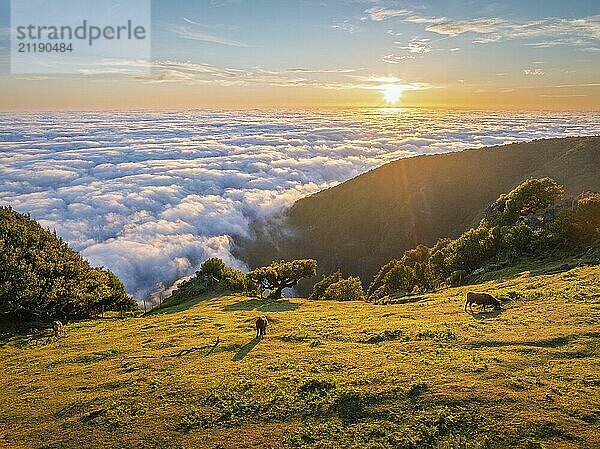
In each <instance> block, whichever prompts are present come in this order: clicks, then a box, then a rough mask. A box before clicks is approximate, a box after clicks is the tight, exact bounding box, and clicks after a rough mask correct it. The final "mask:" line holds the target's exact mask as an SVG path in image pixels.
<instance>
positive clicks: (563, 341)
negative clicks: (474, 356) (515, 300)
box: [471, 332, 600, 348]
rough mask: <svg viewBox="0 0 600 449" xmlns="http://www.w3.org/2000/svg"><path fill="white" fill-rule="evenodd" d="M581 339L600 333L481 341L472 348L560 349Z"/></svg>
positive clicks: (593, 337) (598, 336) (594, 336)
mask: <svg viewBox="0 0 600 449" xmlns="http://www.w3.org/2000/svg"><path fill="white" fill-rule="evenodd" d="M580 338H592V339H598V338H600V332H584V333H581V334H571V335H564V336H561V337H553V338H545V339H541V340H528V341H509V340H491V341H480V342H476V343H473V344H472V345H471V347H472V348H484V347H487V348H490V347H492V348H496V347H502V346H533V347H538V348H560V347H562V346H566V345H568V344H569V343H570V342H572V341H573V340H576V339H580Z"/></svg>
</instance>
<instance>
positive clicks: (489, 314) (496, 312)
mask: <svg viewBox="0 0 600 449" xmlns="http://www.w3.org/2000/svg"><path fill="white" fill-rule="evenodd" d="M502 312H504V309H492V310H485V311H484V310H480V311H477V312H471V316H472V317H473V318H475V319H476V320H485V319H488V318H496V317H499V316H500V315H502Z"/></svg>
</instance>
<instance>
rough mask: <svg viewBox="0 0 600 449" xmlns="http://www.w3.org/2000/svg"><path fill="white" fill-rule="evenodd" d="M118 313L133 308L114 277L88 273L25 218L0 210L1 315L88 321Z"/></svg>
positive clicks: (58, 241) (55, 238)
mask: <svg viewBox="0 0 600 449" xmlns="http://www.w3.org/2000/svg"><path fill="white" fill-rule="evenodd" d="M121 308H123V309H124V310H136V309H137V308H138V307H137V304H136V302H135V301H134V300H133V299H131V298H130V297H129V296H128V295H127V294H126V293H125V287H124V286H123V284H122V283H121V281H120V280H119V279H118V278H117V277H116V276H115V275H114V274H113V273H111V272H110V271H109V270H107V269H105V268H94V267H91V266H90V264H89V263H88V262H87V261H86V260H85V259H83V258H82V257H81V256H80V255H79V253H77V252H76V251H73V250H72V249H71V248H69V246H68V245H67V243H66V242H65V241H63V240H62V239H61V238H60V237H58V236H57V235H56V233H51V232H49V231H47V230H45V229H43V228H42V227H41V226H40V225H39V224H38V223H37V222H36V221H35V220H32V219H31V218H30V217H29V216H28V215H23V214H20V213H18V212H15V211H13V210H12V209H11V208H10V207H0V314H6V315H11V316H14V317H15V318H17V319H29V318H31V317H32V316H39V317H42V318H59V319H65V318H87V317H90V316H92V315H94V314H97V313H100V312H101V311H102V310H103V309H104V310H119V309H121Z"/></svg>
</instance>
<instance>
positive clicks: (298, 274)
mask: <svg viewBox="0 0 600 449" xmlns="http://www.w3.org/2000/svg"><path fill="white" fill-rule="evenodd" d="M316 274H317V261H316V260H313V259H297V260H292V261H289V262H288V261H285V260H280V261H276V262H273V263H271V265H268V266H266V267H260V268H257V269H255V270H252V271H251V272H250V273H248V275H247V276H248V278H249V279H251V280H253V281H254V282H256V283H257V284H259V285H260V287H261V288H262V290H263V291H264V290H269V291H270V292H269V296H270V297H271V298H274V299H279V298H281V296H282V292H283V289H284V288H290V287H295V286H296V285H298V282H299V281H300V280H301V279H304V278H309V277H312V276H315V275H316Z"/></svg>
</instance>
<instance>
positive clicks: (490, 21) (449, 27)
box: [425, 18, 504, 36]
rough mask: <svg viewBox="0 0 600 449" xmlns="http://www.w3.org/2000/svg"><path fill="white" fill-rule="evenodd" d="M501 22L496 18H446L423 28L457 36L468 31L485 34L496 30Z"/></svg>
mask: <svg viewBox="0 0 600 449" xmlns="http://www.w3.org/2000/svg"><path fill="white" fill-rule="evenodd" d="M502 23H504V21H503V20H502V19H498V18H481V19H472V20H448V21H445V22H440V23H434V24H432V25H429V26H428V27H427V28H425V29H426V30H427V31H431V32H433V33H437V34H444V35H447V36H458V35H459V34H463V33H468V32H471V33H480V34H487V33H493V32H494V31H496V30H497V29H498V25H500V24H502Z"/></svg>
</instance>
